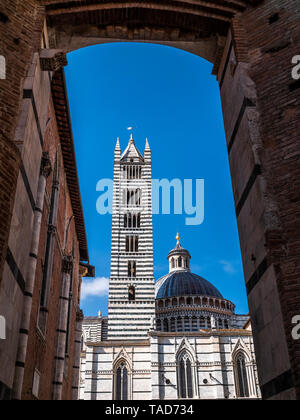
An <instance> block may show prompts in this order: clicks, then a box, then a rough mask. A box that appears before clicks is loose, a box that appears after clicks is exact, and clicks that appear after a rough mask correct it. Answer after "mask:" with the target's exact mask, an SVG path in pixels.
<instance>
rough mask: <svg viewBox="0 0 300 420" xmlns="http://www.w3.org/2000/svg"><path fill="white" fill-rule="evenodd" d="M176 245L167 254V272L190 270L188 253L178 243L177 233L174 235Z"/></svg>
mask: <svg viewBox="0 0 300 420" xmlns="http://www.w3.org/2000/svg"><path fill="white" fill-rule="evenodd" d="M176 240H177V243H176V246H175V248H173V249H172V250H171V251H170V252H169V255H168V260H169V273H171V272H173V271H182V270H185V271H190V259H191V256H190V253H189V251H187V250H186V249H184V248H182V246H181V245H180V236H179V233H177V235H176Z"/></svg>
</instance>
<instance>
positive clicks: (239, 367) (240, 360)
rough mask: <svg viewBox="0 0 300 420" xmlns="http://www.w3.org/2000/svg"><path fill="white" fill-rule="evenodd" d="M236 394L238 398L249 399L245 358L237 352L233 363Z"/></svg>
mask: <svg viewBox="0 0 300 420" xmlns="http://www.w3.org/2000/svg"><path fill="white" fill-rule="evenodd" d="M235 376H236V393H237V396H238V397H239V398H249V396H250V394H249V383H248V377H247V369H246V357H245V355H244V354H243V353H242V352H239V353H238V355H237V357H236V363H235Z"/></svg>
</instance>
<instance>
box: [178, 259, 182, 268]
mask: <svg viewBox="0 0 300 420" xmlns="http://www.w3.org/2000/svg"><path fill="white" fill-rule="evenodd" d="M178 267H182V258H181V257H179V258H178Z"/></svg>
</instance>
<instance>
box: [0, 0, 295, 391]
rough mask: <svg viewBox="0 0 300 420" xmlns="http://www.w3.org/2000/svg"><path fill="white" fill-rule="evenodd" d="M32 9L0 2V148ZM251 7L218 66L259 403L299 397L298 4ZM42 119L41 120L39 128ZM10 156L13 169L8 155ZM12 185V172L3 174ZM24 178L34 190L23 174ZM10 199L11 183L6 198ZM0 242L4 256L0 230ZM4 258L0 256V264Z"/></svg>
mask: <svg viewBox="0 0 300 420" xmlns="http://www.w3.org/2000/svg"><path fill="white" fill-rule="evenodd" d="M60 1H62V0H60ZM42 3H43V2H37V1H34V0H27V1H26V2H24V1H23V2H21V1H13V2H7V1H5V0H0V6H1V7H0V12H1V14H0V54H2V55H4V56H6V58H7V71H8V77H7V80H6V81H0V83H1V89H0V127H1V130H0V141H1V143H3V141H4V140H3V141H2V139H3V138H6V139H8V140H15V137H14V134H15V129H16V127H17V123H18V122H20V121H19V116H20V110H23V111H24V107H26V106H28V104H27V105H26V100H21V99H22V95H23V92H22V89H23V81H24V77H25V76H26V75H27V74H28V70H29V67H30V64H31V63H33V60H34V57H33V52H35V51H37V50H38V49H39V47H40V40H41V30H42V24H43V20H42V18H43V10H42V8H41V6H40V5H41V4H42ZM48 3H50V0H49V1H48ZM51 3H55V0H53V1H51ZM253 4H255V5H256V6H255V7H254V8H248V9H247V10H246V11H245V12H244V13H243V14H241V15H240V16H238V17H236V19H235V20H234V22H233V26H232V32H233V42H232V48H231V49H230V40H229V42H228V44H227V50H226V51H225V55H224V57H223V63H222V65H221V67H220V72H219V80H220V84H221V97H222V103H223V110H224V122H225V131H226V137H227V141H228V148H229V160H230V167H231V174H232V181H233V191H234V198H235V202H236V210H237V218H238V227H239V233H240V239H241V248H242V256H243V263H244V272H245V278H246V284H247V290H248V299H249V305H250V311H251V316H252V322H253V331H254V339H255V344H256V350H257V362H258V368H259V375H260V382H261V385H262V387H263V395H264V396H265V397H269V398H273V397H275V396H277V397H278V398H294V397H295V395H296V394H295V391H296V392H297V396H298V398H300V389H299V386H300V385H299V384H300V382H299V381H300V360H299V357H300V356H299V355H300V349H299V346H300V343H299V340H298V342H296V341H294V340H292V337H291V318H292V316H293V315H295V314H298V312H299V308H300V300H299V299H300V290H299V278H300V258H299V254H300V242H299V235H300V232H299V226H300V223H299V222H300V220H299V218H300V212H299V192H300V189H299V179H300V173H299V168H300V165H299V150H300V145H299V128H298V127H299V109H300V107H299V105H300V104H299V101H300V95H299V89H297V87H298V85H296V84H295V81H293V80H292V79H291V67H292V66H291V58H292V57H293V55H298V54H300V29H299V28H300V4H299V1H297V0H265V1H263V2H259V1H255V2H253ZM54 29H55V28H54ZM229 50H230V54H229ZM227 58H228V60H227ZM21 105H22V107H21ZM29 112H30V113H31V114H32V109H31V110H30V111H29ZM44 116H45V112H42V115H41V117H42V121H44V120H45V118H43V117H44ZM29 118H31V119H32V116H30V117H29ZM35 130H36V129H35ZM27 136H28V133H27ZM34 136H36V133H35V132H34ZM31 141H32V140H31ZM3 144H4V143H3ZM19 146H20V145H19ZM1 147H2V148H3V150H4V148H5V146H1ZM11 150H13V148H12V149H11ZM20 150H21V152H22V148H20ZM11 156H12V162H13V161H14V159H15V158H14V157H13V156H14V153H13V154H11ZM0 157H1V156H0ZM29 161H30V160H28V162H29ZM25 163H26V162H25ZM35 163H36V162H35ZM36 166H37V165H36ZM13 167H14V165H13V164H12V165H11V169H13ZM13 172H14V171H13ZM31 175H32V178H30V176H31ZM1 176H2V177H3V176H4V177H5V171H4V172H3V173H2V174H1ZM16 178H17V171H15V172H14V174H13V173H12V179H16ZM29 178H30V179H29V182H31V183H32V185H34V179H35V178H36V177H34V174H32V171H30V172H29ZM17 182H18V187H17V188H19V189H20V191H21V193H20V197H21V199H20V198H19V197H18V202H19V201H20V203H19V205H18V208H16V209H15V214H16V215H18V216H19V217H20V214H21V210H23V209H25V207H26V206H27V207H28V203H27V204H26V203H25V198H24V197H25V196H26V194H25V193H24V185H23V184H22V180H20V176H19V177H18V181H17ZM14 191H15V187H14V186H13V185H12V186H11V191H10V192H9V193H10V194H12V195H13V193H14ZM22 191H23V192H22ZM22 200H23V201H22ZM16 203H17V201H16V202H15V206H16ZM17 204H18V203H17ZM25 204H26V205H25ZM10 209H11V204H10V203H6V204H5V203H3V202H1V207H0V220H4V218H5V217H6V216H7V215H9V214H10V212H11V210H10ZM26 211H27V210H26ZM9 227H10V221H9V220H7V229H9ZM13 228H14V229H11V234H10V241H11V242H10V243H11V247H13V248H14V249H17V248H16V244H17V239H18V237H19V238H21V243H23V242H22V238H23V237H24V236H25V237H26V232H25V229H24V232H23V234H22V235H21V236H19V235H17V234H15V232H16V231H17V229H16V228H15V225H14V226H13ZM12 230H13V231H14V233H13V234H12ZM0 239H1V241H2V242H0V245H1V246H3V245H4V248H5V247H6V246H5V241H7V231H6V232H5V231H4V232H3V236H2V237H1V238H0ZM19 242H20V240H19ZM23 251H24V250H19V251H18V254H17V257H16V259H17V263H19V262H20V263H21V262H22V260H23V255H22V252H23ZM5 252H6V250H4V251H3V249H0V258H2V260H3V255H4V253H5ZM24 252H25V251H24ZM0 261H1V260H0ZM19 265H20V264H19ZM20 266H21V267H22V265H20ZM57 270H58V268H57ZM0 274H1V266H0ZM13 282H14V278H13V277H12V275H11V273H10V271H9V269H8V268H7V283H6V284H5V287H3V291H2V292H1V293H2V295H3V296H4V297H7V296H8V297H11V296H15V298H14V300H13V299H11V305H10V306H9V305H8V304H7V303H6V300H5V299H4V300H2V301H1V296H0V304H2V302H5V303H3V304H5V305H6V306H7V312H8V313H10V316H12V309H13V307H18V304H19V300H18V299H19V298H20V297H18V298H16V296H17V295H18V294H17V292H16V290H15V289H14V288H13V287H12V284H14V283H13ZM1 287H2V286H1ZM14 322H15V323H14ZM10 328H11V330H12V331H13V330H14V329H16V328H17V322H16V321H12V325H11V326H10ZM12 346H13V345H12ZM5 357H6V358H7V359H5V360H7V361H8V362H9V358H8V355H7V354H6V355H5ZM8 365H9V363H5V366H8ZM0 375H2V372H0ZM0 380H1V378H0Z"/></svg>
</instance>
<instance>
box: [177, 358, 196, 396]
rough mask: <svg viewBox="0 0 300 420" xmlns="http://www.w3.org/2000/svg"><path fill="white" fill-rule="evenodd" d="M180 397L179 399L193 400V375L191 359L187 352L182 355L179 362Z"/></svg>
mask: <svg viewBox="0 0 300 420" xmlns="http://www.w3.org/2000/svg"><path fill="white" fill-rule="evenodd" d="M177 378H178V396H179V398H193V397H194V387H193V373H192V363H191V357H190V355H189V354H188V352H187V351H184V352H183V353H181V355H180V356H179V358H178V362H177Z"/></svg>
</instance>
